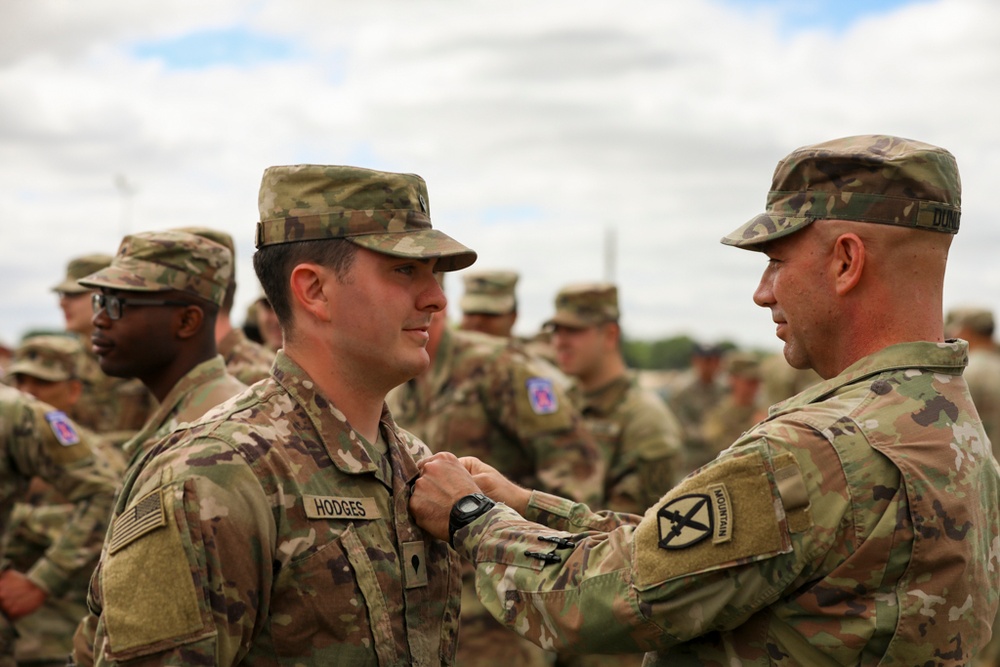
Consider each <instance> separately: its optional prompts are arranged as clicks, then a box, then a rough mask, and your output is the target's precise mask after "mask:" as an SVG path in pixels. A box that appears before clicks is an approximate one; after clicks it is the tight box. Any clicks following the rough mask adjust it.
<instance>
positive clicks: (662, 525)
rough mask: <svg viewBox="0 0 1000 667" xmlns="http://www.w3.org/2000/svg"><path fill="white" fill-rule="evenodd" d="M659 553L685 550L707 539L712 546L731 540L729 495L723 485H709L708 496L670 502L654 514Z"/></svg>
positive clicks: (696, 494) (685, 497)
mask: <svg viewBox="0 0 1000 667" xmlns="http://www.w3.org/2000/svg"><path fill="white" fill-rule="evenodd" d="M656 521H657V525H658V527H659V531H660V541H659V546H660V548H661V549H668V550H674V549H686V548H687V547H692V546H694V545H696V544H698V543H699V542H701V541H703V540H705V539H707V538H709V537H711V538H712V542H713V543H714V544H721V543H723V542H728V541H729V540H730V538H731V537H732V522H731V517H730V506H729V494H728V493H727V491H726V487H725V485H723V484H713V485H712V486H710V487H709V488H708V493H707V494H704V493H691V494H688V495H684V496H680V497H679V498H674V499H673V500H671V501H670V502H668V503H667V504H666V505H664V506H663V507H661V508H660V509H659V510H657V512H656Z"/></svg>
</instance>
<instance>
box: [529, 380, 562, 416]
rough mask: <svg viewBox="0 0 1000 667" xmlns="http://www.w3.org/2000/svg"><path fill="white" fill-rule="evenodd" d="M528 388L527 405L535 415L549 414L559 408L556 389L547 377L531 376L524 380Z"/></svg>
mask: <svg viewBox="0 0 1000 667" xmlns="http://www.w3.org/2000/svg"><path fill="white" fill-rule="evenodd" d="M525 384H526V386H527V389H528V405H530V406H531V411H532V412H534V413H535V414H536V415H550V414H552V413H553V412H556V411H557V410H558V409H559V401H558V399H556V391H555V389H554V388H553V386H552V380H550V379H548V378H541V377H532V378H528V380H527V382H525Z"/></svg>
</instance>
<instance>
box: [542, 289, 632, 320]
mask: <svg viewBox="0 0 1000 667" xmlns="http://www.w3.org/2000/svg"><path fill="white" fill-rule="evenodd" d="M618 317H619V312H618V288H617V287H615V286H614V285H612V284H611V283H580V284H577V285H567V286H566V287H564V288H562V289H561V290H560V291H559V294H558V295H556V314H555V315H554V316H553V317H552V319H550V320H549V321H548V322H546V323H545V326H546V327H550V326H563V327H570V328H571V329H584V328H587V327H593V326H597V325H598V324H604V323H605V322H617V321H618Z"/></svg>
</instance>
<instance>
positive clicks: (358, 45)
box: [0, 0, 1000, 348]
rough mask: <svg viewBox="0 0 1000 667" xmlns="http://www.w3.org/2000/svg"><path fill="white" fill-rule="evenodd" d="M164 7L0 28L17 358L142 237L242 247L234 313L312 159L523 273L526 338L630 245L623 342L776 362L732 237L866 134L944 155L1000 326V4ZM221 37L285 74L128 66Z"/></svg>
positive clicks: (952, 290)
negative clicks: (89, 267)
mask: <svg viewBox="0 0 1000 667" xmlns="http://www.w3.org/2000/svg"><path fill="white" fill-rule="evenodd" d="M169 5H170V6H169V7H168V6H165V5H163V4H156V5H154V4H152V3H148V4H147V3H139V6H135V7H134V8H123V6H122V5H121V3H113V2H109V1H107V0H94V1H93V2H88V3H86V4H85V5H79V4H77V3H67V2H56V1H55V0H50V1H48V2H43V1H40V0H36V1H35V2H31V3H26V2H25V3H16V4H15V5H14V6H15V7H16V8H17V11H16V12H14V13H12V14H11V15H10V16H8V20H6V21H5V22H4V26H5V27H4V28H0V45H2V46H0V178H2V179H3V182H4V183H5V188H3V189H2V190H0V215H2V216H3V225H4V229H5V234H4V239H5V242H4V244H3V245H2V247H0V267H2V268H0V275H2V277H3V278H5V280H4V284H5V285H7V289H6V290H5V292H4V298H3V299H2V300H0V313H2V317H0V338H3V339H6V340H14V339H15V338H16V337H17V336H19V335H20V334H21V333H22V332H23V331H24V330H25V329H27V328H28V327H30V326H35V325H41V326H52V327H57V326H59V324H60V317H59V313H58V310H57V309H56V307H55V302H54V298H53V297H52V296H51V295H50V294H49V293H48V292H47V288H48V287H49V286H50V285H51V284H53V283H55V282H56V281H57V279H58V278H59V275H60V272H61V270H62V267H63V265H64V264H65V262H66V261H67V260H68V259H69V258H70V257H72V256H75V255H77V254H82V253H85V252H91V251H100V250H103V251H107V252H110V251H113V250H114V248H116V247H117V244H118V240H119V239H120V237H121V235H122V233H123V230H124V229H125V227H126V223H127V225H128V228H129V229H132V230H141V229H153V228H162V227H171V226H178V225H190V224H203V225H214V226H218V227H220V228H222V229H225V230H227V231H229V232H230V233H232V234H233V235H234V237H235V238H236V239H237V243H238V254H239V262H240V265H239V270H238V277H239V278H240V280H241V283H242V284H243V285H244V286H245V287H244V288H243V289H242V290H241V292H240V294H239V295H238V303H240V304H245V303H246V302H248V301H249V300H250V299H251V298H252V297H253V296H254V295H255V294H256V289H255V288H251V287H249V286H250V285H251V284H252V283H253V281H254V278H253V274H252V269H251V268H250V254H251V252H252V241H251V236H252V231H253V222H254V220H255V219H256V190H257V186H258V183H259V178H260V174H261V172H262V171H263V169H264V167H266V166H268V165H271V164H286V163H296V162H306V161H312V162H325V163H348V164H360V165H363V166H368V167H373V168H383V169H392V170H405V171H415V172H417V173H420V174H421V175H423V176H424V177H425V178H426V179H427V181H428V184H429V189H430V195H431V208H432V213H433V217H434V220H435V224H436V226H438V227H440V228H442V229H444V230H445V231H447V232H449V233H451V234H453V235H454V236H455V237H457V238H459V239H460V240H462V241H463V242H465V243H467V244H468V245H470V246H472V247H474V248H476V249H477V250H479V251H480V256H481V259H480V266H482V267H510V268H514V269H517V270H519V271H521V272H522V278H521V282H520V284H519V290H520V303H521V320H520V328H521V329H522V330H523V331H525V332H527V331H529V330H530V329H531V328H533V327H534V326H537V325H538V324H539V323H540V322H542V321H543V320H544V319H546V318H547V317H548V316H549V315H550V314H551V309H552V305H551V302H552V298H553V296H554V294H555V292H556V290H557V289H558V288H559V287H560V286H561V285H562V284H563V283H566V282H570V281H576V280H589V279H594V278H600V277H602V274H603V256H602V250H601V243H602V239H603V238H604V235H605V230H606V229H607V228H608V227H609V226H614V227H616V228H617V230H618V248H619V256H618V260H617V272H616V278H617V280H618V282H619V283H620V287H621V293H622V296H623V299H624V311H625V322H626V326H627V329H628V331H629V332H630V333H631V334H632V335H634V336H660V335H669V334H672V333H675V332H687V333H691V334H695V335H699V336H704V337H706V338H712V339H717V338H723V337H725V338H731V339H735V340H737V341H739V342H742V343H746V344H754V345H762V346H767V347H772V348H776V347H777V341H775V340H774V338H773V328H772V326H771V324H770V318H769V316H768V315H767V313H766V312H764V311H761V310H760V309H758V308H756V307H755V306H753V304H752V303H751V301H750V294H751V293H752V290H753V287H754V285H755V284H756V280H757V277H758V272H759V270H760V268H761V267H762V261H760V258H759V257H757V256H755V255H754V254H752V253H741V252H739V251H736V250H733V249H731V248H727V247H723V246H721V245H719V244H718V239H719V237H720V236H722V235H723V234H724V233H726V232H728V231H730V230H731V229H732V228H734V227H736V226H737V225H739V224H741V223H742V222H744V221H745V220H746V219H748V218H749V217H751V216H752V215H754V214H755V213H757V212H759V210H760V209H761V208H762V206H763V203H764V196H765V194H766V190H767V187H768V184H769V183H770V176H771V172H772V170H773V168H774V165H775V163H776V162H777V160H778V159H779V158H781V157H782V156H783V155H784V154H785V153H787V152H788V151H789V150H791V149H792V148H794V147H796V146H799V145H802V144H806V143H812V142H815V141H821V140H824V139H829V138H832V137H835V136H843V135H848V134H859V133H868V132H885V133H894V134H900V135H903V136H909V137H912V138H916V139H921V140H924V141H928V142H931V143H936V144H939V145H942V146H945V147H947V148H949V149H950V150H952V152H954V153H955V155H956V156H957V157H958V160H959V164H960V166H961V168H962V171H963V178H964V184H965V197H964V202H963V208H964V211H965V212H964V216H963V230H962V233H961V234H960V235H959V237H958V239H957V240H956V243H955V245H954V246H953V251H952V266H951V267H950V269H949V276H948V284H947V291H946V298H947V299H948V300H949V302H962V303H968V302H971V301H979V302H983V303H985V304H987V305H990V306H993V307H998V306H1000V271H998V270H995V269H992V268H990V267H992V266H994V265H995V264H996V263H995V261H993V255H994V254H995V252H996V249H997V247H998V246H997V244H998V242H1000V238H998V237H1000V228H998V227H997V225H996V224H995V223H994V221H993V220H992V219H991V207H990V206H989V203H988V202H989V196H990V195H989V193H990V192H991V187H992V183H991V182H990V177H991V176H992V175H993V174H995V173H998V172H997V167H998V166H1000V165H998V162H1000V157H997V156H998V155H1000V151H998V148H1000V136H998V133H1000V129H998V127H997V125H996V123H995V121H994V119H993V115H994V111H993V110H994V109H995V107H996V103H997V101H998V99H997V98H998V94H1000V91H998V89H997V88H996V86H995V85H993V84H994V82H995V81H997V80H998V79H1000V43H997V41H996V39H995V38H994V36H993V35H992V29H993V28H994V27H995V26H996V25H998V24H1000V23H998V20H1000V6H996V3H993V2H991V1H990V0H938V1H936V2H924V3H917V4H913V5H910V6H906V7H902V8H900V9H897V10H895V11H892V12H890V13H887V14H882V15H878V16H873V17H870V18H867V19H862V20H860V21H858V22H857V23H855V24H854V25H853V26H852V27H851V28H849V29H847V30H846V31H840V32H835V31H832V30H819V29H817V30H811V31H809V32H795V33H790V32H787V29H786V28H783V27H782V23H781V21H780V17H779V16H778V15H777V14H776V13H775V12H770V13H769V12H767V11H766V10H760V11H756V12H754V13H752V14H751V13H746V12H741V11H738V10H735V9H732V8H728V7H726V6H724V5H721V4H717V3H712V2H709V1H707V0H684V1H679V2H672V3H662V2H655V1H654V0H626V1H624V2H618V3H614V4H613V5H612V4H609V3H606V2H603V1H601V2H596V1H592V0H581V1H573V2H570V1H569V0H560V1H557V2H548V3H529V2H526V1H524V0H515V1H511V2H504V3H499V2H487V1H484V0H479V1H468V2H463V3H455V2H444V1H438V0H434V1H431V0H420V1H419V2H385V1H373V2H367V3H351V4H347V3H313V2H306V1H305V0H298V1H285V2H280V3H279V2H275V1H273V0H268V1H262V2H258V3H249V4H248V3H237V2H228V3H212V5H211V7H209V6H207V5H205V3H197V4H195V3H193V2H188V3H181V4H178V3H169ZM129 7H133V5H130V6H129ZM248 8H249V9H248ZM60 12H64V13H60ZM52 16H60V17H62V18H61V20H62V22H61V23H54V22H53V21H52V20H51V17H52ZM215 29H223V30H224V29H243V30H247V31H249V32H252V33H255V34H258V35H265V36H267V37H268V38H269V39H275V38H280V39H285V40H287V42H288V43H289V45H290V46H292V47H293V48H292V55H291V56H290V57H288V58H284V59H280V60H276V61H273V62H269V63H261V64H256V65H252V66H249V67H239V66H232V65H229V66H224V65H219V66H214V67H210V68H205V69H172V68H170V67H169V64H168V63H165V62H163V61H159V60H137V59H136V58H135V57H134V56H133V46H134V45H135V44H137V43H141V42H143V41H147V40H167V39H170V38H173V37H177V36H181V35H184V34H186V33H190V32H198V31H206V30H215ZM117 174H123V175H125V177H126V178H127V179H128V181H129V182H130V183H133V184H134V185H135V187H136V193H135V195H134V196H133V197H132V198H131V199H130V200H126V199H125V198H124V197H122V196H121V195H120V194H119V192H118V191H117V190H116V188H115V176H116V175H117ZM129 202H130V205H128V206H127V204H128V203H129ZM503 211H511V212H514V213H517V215H515V216H514V219H513V220H511V221H509V222H505V221H502V220H497V219H495V218H496V215H497V212H503ZM459 290H460V281H458V280H453V281H451V283H450V286H449V294H450V296H452V298H453V299H456V298H457V297H458V296H459Z"/></svg>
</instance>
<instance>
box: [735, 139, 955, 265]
mask: <svg viewBox="0 0 1000 667" xmlns="http://www.w3.org/2000/svg"><path fill="white" fill-rule="evenodd" d="M961 199H962V185H961V181H960V180H959V175H958V165H957V164H956V163H955V158H954V156H952V154H951V153H949V152H948V151H946V150H944V149H943V148H938V147H937V146H931V145H930V144H925V143H921V142H919V141H912V140H910V139H901V138H899V137H891V136H885V135H862V136H856V137H845V138H843V139H834V140H832V141H826V142H823V143H819V144H814V145H812V146H803V147H802V148H798V149H796V150H794V151H792V152H791V153H790V154H789V155H788V156H787V157H785V158H784V159H783V160H781V161H780V162H779V163H778V166H777V168H776V169H775V170H774V179H773V181H772V184H771V191H770V192H769V193H768V195H767V210H766V211H765V212H764V213H761V214H760V215H758V216H756V217H755V218H753V219H752V220H750V222H748V223H746V224H745V225H743V226H742V227H740V228H739V229H737V230H735V231H733V232H732V233H730V234H729V235H728V236H725V237H723V238H722V243H725V244H726V245H732V246H737V247H740V248H747V249H749V250H759V249H760V248H759V247H758V246H759V245H760V244H762V243H766V242H768V241H772V240H774V239H778V238H781V237H782V236H787V235H789V234H792V233H793V232H796V231H798V230H799V229H802V228H803V227H805V226H806V225H808V224H809V223H811V222H813V221H815V220H819V219H824V218H825V219H833V220H854V221H858V222H874V223H879V224H885V225H898V226H903V227H915V228H918V229H927V230H932V231H937V232H945V233H948V234H957V233H958V224H959V217H960V214H961Z"/></svg>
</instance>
